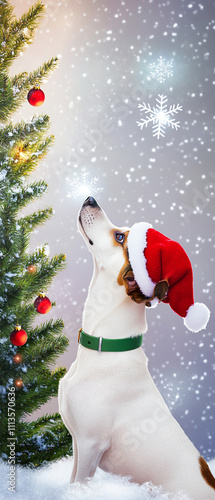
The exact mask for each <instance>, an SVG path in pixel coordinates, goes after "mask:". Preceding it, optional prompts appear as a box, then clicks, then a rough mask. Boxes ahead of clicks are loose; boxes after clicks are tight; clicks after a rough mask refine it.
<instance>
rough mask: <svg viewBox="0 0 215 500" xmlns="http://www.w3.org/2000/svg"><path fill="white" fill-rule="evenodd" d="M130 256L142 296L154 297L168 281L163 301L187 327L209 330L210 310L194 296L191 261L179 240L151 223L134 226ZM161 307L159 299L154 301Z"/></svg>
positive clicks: (129, 246) (130, 241) (130, 239)
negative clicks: (196, 300) (158, 229)
mask: <svg viewBox="0 0 215 500" xmlns="http://www.w3.org/2000/svg"><path fill="white" fill-rule="evenodd" d="M127 242H128V253H129V260H130V264H131V267H132V269H133V273H134V277H135V280H136V282H137V284H138V286H139V288H140V290H141V291H142V293H143V294H144V295H145V296H146V297H149V298H151V297H152V296H153V292H154V288H155V285H156V284H157V283H158V282H160V281H162V280H167V281H168V285H169V288H168V292H167V295H166V296H165V298H164V299H163V300H162V301H163V302H166V303H168V304H169V305H170V307H171V308H172V309H173V311H175V312H176V313H177V314H179V316H182V317H183V318H184V324H185V326H186V328H188V329H189V330H191V331H193V332H198V331H199V330H202V329H203V328H206V326H207V323H208V320H209V317H210V311H209V309H208V307H207V306H206V305H205V304H202V303H199V302H195V303H194V297H193V272H192V266H191V262H190V260H189V258H188V256H187V254H186V252H185V251H184V249H183V248H182V246H181V245H180V244H179V243H177V242H176V241H173V240H170V239H169V238H167V237H166V236H164V235H163V234H161V233H159V232H158V231H156V230H155V229H153V228H152V225H151V224H148V223H147V222H139V223H137V224H134V225H133V226H132V228H131V229H130V231H129V234H128V240H127ZM155 302H156V305H157V302H158V299H154V300H152V304H153V303H154V304H153V305H155Z"/></svg>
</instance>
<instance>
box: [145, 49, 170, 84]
mask: <svg viewBox="0 0 215 500" xmlns="http://www.w3.org/2000/svg"><path fill="white" fill-rule="evenodd" d="M150 70H151V71H150V75H151V77H152V78H156V80H158V82H159V83H163V82H165V80H166V78H169V77H170V76H173V68H172V62H171V61H166V60H165V59H164V58H163V57H162V56H160V57H159V59H157V62H156V63H152V64H150Z"/></svg>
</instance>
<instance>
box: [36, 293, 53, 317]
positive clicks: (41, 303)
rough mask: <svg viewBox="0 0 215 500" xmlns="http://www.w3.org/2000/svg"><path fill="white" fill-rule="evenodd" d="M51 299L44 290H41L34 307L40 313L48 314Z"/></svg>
mask: <svg viewBox="0 0 215 500" xmlns="http://www.w3.org/2000/svg"><path fill="white" fill-rule="evenodd" d="M51 306H52V304H51V301H50V300H49V298H48V297H46V295H45V293H44V292H40V294H39V295H38V297H37V298H36V300H35V301H34V307H35V309H36V311H37V312H38V313H40V314H46V313H48V312H49V311H50V309H51Z"/></svg>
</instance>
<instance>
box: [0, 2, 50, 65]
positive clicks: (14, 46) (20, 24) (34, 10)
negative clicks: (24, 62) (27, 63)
mask: <svg viewBox="0 0 215 500" xmlns="http://www.w3.org/2000/svg"><path fill="white" fill-rule="evenodd" d="M12 12H13V8H12V7H10V6H9V5H8V4H5V5H4V6H3V7H1V20H2V29H1V37H0V41H1V47H2V53H1V62H0V72H2V71H3V70H4V71H5V69H6V68H7V70H8V68H9V67H10V65H11V64H12V62H13V61H14V59H15V58H16V57H17V56H18V55H19V54H20V52H21V51H22V50H23V48H24V47H25V46H26V45H29V44H30V43H31V42H32V37H33V35H34V32H35V30H36V28H37V27H38V24H39V22H40V18H41V15H42V14H43V13H44V5H43V4H42V3H41V2H37V3H36V4H35V5H34V6H33V7H31V8H30V9H29V11H28V12H27V13H25V14H23V16H22V17H21V18H20V19H19V20H17V19H15V20H12V19H13V17H14V16H13V15H12Z"/></svg>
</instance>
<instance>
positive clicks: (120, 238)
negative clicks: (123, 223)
mask: <svg viewBox="0 0 215 500" xmlns="http://www.w3.org/2000/svg"><path fill="white" fill-rule="evenodd" d="M124 239H125V235H124V233H118V232H116V233H115V240H116V241H118V243H123V242H124Z"/></svg>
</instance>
